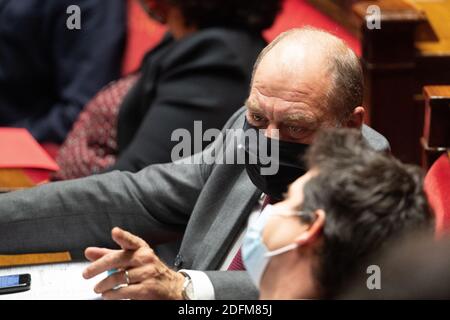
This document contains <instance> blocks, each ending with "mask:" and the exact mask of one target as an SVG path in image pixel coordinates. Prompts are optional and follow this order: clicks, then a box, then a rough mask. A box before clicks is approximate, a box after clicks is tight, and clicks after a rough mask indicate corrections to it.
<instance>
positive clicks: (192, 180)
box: [0, 29, 389, 299]
mask: <svg viewBox="0 0 450 320" xmlns="http://www.w3.org/2000/svg"><path fill="white" fill-rule="evenodd" d="M330 48H332V49H333V50H330ZM361 104H362V72H361V68H360V65H359V62H358V59H357V57H356V56H355V55H354V53H353V52H352V51H351V50H350V49H349V48H348V47H347V46H346V45H345V44H344V43H343V42H342V41H341V40H339V39H337V38H335V37H334V36H332V35H330V34H328V33H325V32H322V31H319V30H314V29H297V30H292V31H290V32H288V33H286V34H283V35H281V36H280V37H279V38H278V39H276V40H275V41H274V42H273V43H272V44H270V45H269V46H268V47H267V48H266V49H265V50H264V51H263V53H262V54H261V57H260V59H259V60H258V62H257V66H256V68H255V74H254V79H253V83H252V89H251V93H250V97H249V99H248V102H247V106H246V108H242V109H241V110H239V111H238V112H237V113H236V114H235V115H233V116H232V118H231V119H230V120H229V122H228V123H227V124H226V125H225V127H224V129H223V130H224V131H223V132H224V133H225V132H226V130H228V129H242V128H244V127H252V128H257V129H262V130H264V131H265V132H267V133H266V136H267V137H268V138H272V139H275V138H276V139H277V140H279V141H285V142H287V143H291V144H299V145H300V144H302V145H307V144H310V143H311V142H312V141H313V137H314V133H315V132H317V130H318V129H320V128H326V127H335V126H345V127H354V128H361V131H362V134H363V136H364V137H365V139H366V140H367V141H368V142H369V144H370V145H371V146H372V147H373V148H375V149H376V150H380V151H387V150H389V144H388V142H387V141H386V139H385V138H384V137H382V136H381V135H380V134H378V133H377V132H375V131H374V130H372V129H370V128H369V127H367V126H365V125H363V116H364V108H363V107H362V106H361ZM273 129H277V130H278V131H275V130H273ZM272 132H277V133H278V136H277V137H274V136H271V133H272ZM246 152H247V149H246V148H243V147H242V146H241V145H234V146H233V147H231V148H227V146H226V145H225V144H222V141H221V140H220V139H218V140H217V141H215V142H214V143H213V144H211V145H210V147H208V148H207V149H205V150H204V151H203V152H202V153H199V154H196V155H193V156H192V157H191V158H189V159H188V161H186V160H185V161H179V162H175V163H169V164H161V165H152V166H150V167H148V168H146V169H144V170H142V171H141V172H139V173H136V174H131V173H127V172H118V171H115V172H112V173H108V174H104V175H98V176H93V177H89V178H85V179H81V180H76V181H69V182H62V183H53V184H49V185H45V186H42V187H38V188H35V189H33V190H28V191H21V192H15V193H11V194H6V195H2V196H0V254H15V253H24V252H26V253H30V252H48V251H66V250H69V251H71V252H72V253H73V254H75V255H78V254H80V253H81V252H83V250H84V249H85V248H87V247H89V246H97V247H117V245H116V244H115V243H114V241H113V240H112V239H111V233H110V232H111V229H112V228H113V227H115V226H119V227H121V228H123V229H126V230H128V231H130V232H132V233H133V234H135V235H137V236H139V237H140V238H141V239H142V241H141V240H133V239H131V238H130V239H131V240H130V242H129V243H128V244H127V243H125V244H124V242H123V241H122V240H123V237H124V235H123V234H121V235H116V236H117V237H116V238H115V239H114V240H115V242H116V243H118V244H119V245H120V246H121V247H122V249H124V251H125V252H122V253H120V252H116V251H114V252H112V251H107V249H99V250H103V251H97V252H96V253H94V254H92V255H91V256H90V257H89V258H90V259H91V260H97V259H102V258H104V257H105V256H108V254H115V255H117V254H119V253H120V254H122V258H123V257H124V256H123V254H124V253H125V254H126V255H129V251H130V250H131V251H132V250H134V249H133V248H134V247H135V246H136V248H138V247H140V246H142V247H144V248H145V250H143V251H142V252H143V253H142V256H141V257H140V258H142V259H141V260H140V261H141V262H143V261H144V262H145V264H147V265H153V267H154V269H155V270H163V271H164V272H163V273H161V274H158V277H156V276H155V278H157V279H159V280H158V281H159V283H158V284H157V285H155V288H154V290H153V291H152V289H150V290H148V291H146V292H147V293H149V292H150V293H151V294H149V295H147V296H139V297H143V298H148V299H150V298H157V299H159V298H185V299H253V298H255V299H256V298H257V297H258V292H257V289H256V288H255V286H254V285H253V284H252V282H251V280H250V278H249V277H248V275H247V273H246V272H245V271H243V270H241V271H236V270H237V269H233V268H232V267H231V266H233V264H234V262H235V259H234V258H236V256H237V254H238V253H239V248H240V245H241V242H242V234H243V232H244V231H245V229H246V226H247V220H248V218H249V216H250V214H252V213H254V212H258V211H260V210H261V205H262V203H261V195H262V194H268V195H271V190H272V189H271V186H268V189H266V188H265V187H264V186H262V185H259V184H258V181H259V180H258V179H259V178H260V177H257V176H254V175H253V176H252V174H250V176H249V173H250V171H249V170H248V166H247V164H219V163H205V162H204V161H202V160H204V159H205V158H208V159H215V157H217V156H218V154H225V155H226V154H229V153H230V154H232V155H236V154H237V155H238V156H239V155H242V154H243V153H246ZM298 156H300V155H298ZM225 158H227V157H226V156H225ZM232 158H234V156H233V157H232ZM299 172H300V171H299ZM299 175H301V174H299ZM297 177H298V175H297V176H291V177H288V178H289V179H284V180H286V181H285V184H286V186H285V187H287V185H288V184H289V183H290V182H292V181H293V180H294V179H295V178H297ZM284 178H286V177H284ZM121 237H122V240H120V239H118V238H121ZM177 239H182V244H181V249H180V251H179V254H178V255H177V257H176V259H175V261H174V268H175V269H176V270H180V269H183V274H180V273H178V272H176V270H171V269H169V268H168V267H167V266H165V265H164V264H163V263H162V262H161V261H159V260H158V259H157V257H156V256H155V255H154V252H153V251H152V250H151V249H149V247H147V243H148V245H149V246H155V245H157V244H161V243H166V242H168V241H173V240H177ZM133 241H134V242H133ZM144 241H145V242H144ZM125 242H126V241H125ZM94 256H95V257H94ZM146 257H147V258H146ZM122 258H121V259H122ZM111 261H112V260H111ZM116 262H117V261H116ZM105 266H106V265H105ZM130 270H132V269H130ZM136 270H137V269H136ZM231 270H233V271H231ZM90 271H92V270H90ZM87 273H89V272H87ZM130 274H131V271H130ZM133 274H134V271H133ZM124 276H126V277H125V278H124V279H125V280H127V282H129V280H130V279H129V278H128V276H129V274H128V273H126V274H124ZM137 276H138V273H137V271H136V274H135V279H137ZM185 278H186V280H189V281H187V282H186V284H188V285H189V286H188V285H179V284H180V283H183V281H182V280H181V279H185ZM135 281H137V280H135ZM162 284H164V285H162ZM172 284H174V285H172ZM131 287H133V286H131ZM131 287H130V288H131ZM162 287H164V288H170V289H165V290H168V291H167V292H161V288H162ZM187 287H189V288H191V291H190V292H189V293H188V294H186V292H185V290H186V288H187ZM174 288H175V289H174ZM147 289H148V288H147ZM174 290H175V291H176V292H174ZM99 291H100V292H101V291H102V290H99ZM125 292H126V291H125ZM136 296H137V295H134V296H133V295H130V296H129V298H134V297H136ZM120 298H126V296H121V297H120Z"/></svg>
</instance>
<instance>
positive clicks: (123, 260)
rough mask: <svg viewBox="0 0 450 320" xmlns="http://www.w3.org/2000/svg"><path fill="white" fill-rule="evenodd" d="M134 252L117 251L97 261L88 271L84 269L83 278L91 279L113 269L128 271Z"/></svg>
mask: <svg viewBox="0 0 450 320" xmlns="http://www.w3.org/2000/svg"><path fill="white" fill-rule="evenodd" d="M132 254H133V252H131V251H122V250H120V251H117V252H113V253H110V254H107V255H105V256H104V257H102V258H100V259H98V260H97V261H95V262H93V263H91V264H90V265H89V266H88V267H87V268H86V269H84V272H83V277H84V278H85V279H91V278H93V277H95V276H97V275H99V274H101V273H103V272H105V271H108V270H112V269H124V270H126V269H128V267H129V264H130V259H131V256H132Z"/></svg>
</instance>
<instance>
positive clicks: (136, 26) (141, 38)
mask: <svg viewBox="0 0 450 320" xmlns="http://www.w3.org/2000/svg"><path fill="white" fill-rule="evenodd" d="M127 1H128V9H127V10H128V13H127V15H128V27H127V29H128V30H127V43H126V47H125V55H124V62H123V66H122V74H123V75H127V74H129V73H130V72H133V71H136V70H137V69H138V68H139V66H140V65H141V61H142V58H143V57H144V55H145V53H146V52H148V51H149V50H150V49H152V48H153V47H155V46H156V45H157V44H158V42H159V41H160V40H161V38H162V36H163V35H164V32H165V30H166V29H165V28H164V27H163V26H162V25H160V24H159V23H157V22H155V21H153V20H152V19H149V17H148V16H147V14H146V13H145V11H144V10H143V9H142V7H141V6H140V4H139V2H138V1H136V0H127Z"/></svg>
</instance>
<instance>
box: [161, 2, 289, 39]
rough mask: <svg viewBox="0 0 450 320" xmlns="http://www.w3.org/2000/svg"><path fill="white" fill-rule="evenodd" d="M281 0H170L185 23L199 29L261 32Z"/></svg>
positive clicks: (279, 6)
mask: <svg viewBox="0 0 450 320" xmlns="http://www.w3.org/2000/svg"><path fill="white" fill-rule="evenodd" d="M283 1H284V0H169V2H170V3H171V4H173V5H175V6H177V7H179V8H180V9H181V12H182V13H183V16H184V17H185V19H186V22H187V24H189V25H195V26H197V27H198V28H200V29H204V28H210V27H230V28H238V29H246V30H250V31H254V32H262V31H263V30H265V29H267V28H270V27H271V26H272V24H273V23H274V21H275V18H276V16H277V15H278V13H279V12H280V10H281V7H282V3H283Z"/></svg>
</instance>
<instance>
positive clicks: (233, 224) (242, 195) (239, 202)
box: [193, 170, 261, 270]
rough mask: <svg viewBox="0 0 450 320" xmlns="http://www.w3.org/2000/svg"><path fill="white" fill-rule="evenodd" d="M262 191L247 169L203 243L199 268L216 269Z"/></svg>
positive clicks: (194, 264)
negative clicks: (253, 181) (252, 180)
mask: <svg viewBox="0 0 450 320" xmlns="http://www.w3.org/2000/svg"><path fill="white" fill-rule="evenodd" d="M260 195H261V191H259V190H258V189H257V188H256V187H255V186H254V185H253V183H252V182H251V181H250V178H249V177H248V175H247V173H246V171H245V170H243V172H242V174H241V176H240V177H239V179H238V181H237V182H236V183H235V186H234V188H233V189H232V191H231V192H230V194H229V196H228V197H227V199H226V201H225V203H224V205H223V206H222V209H221V210H220V212H219V213H218V215H217V218H216V219H215V221H214V223H213V225H212V226H211V228H210V229H209V231H208V233H207V235H206V236H205V238H204V241H203V243H202V244H201V245H200V246H199V250H198V253H197V255H196V257H195V259H194V261H193V267H194V268H195V269H197V270H215V269H217V268H218V267H219V264H220V263H221V262H222V260H223V259H224V258H225V256H226V254H228V251H229V250H230V246H231V245H232V243H233V241H234V240H235V239H236V237H237V236H238V235H239V232H240V231H241V230H242V228H243V226H244V224H245V223H246V222H247V219H248V216H249V214H250V212H251V210H252V209H253V207H254V205H255V204H256V203H257V201H258V199H259V197H260Z"/></svg>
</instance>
